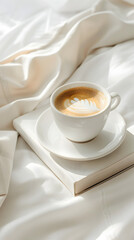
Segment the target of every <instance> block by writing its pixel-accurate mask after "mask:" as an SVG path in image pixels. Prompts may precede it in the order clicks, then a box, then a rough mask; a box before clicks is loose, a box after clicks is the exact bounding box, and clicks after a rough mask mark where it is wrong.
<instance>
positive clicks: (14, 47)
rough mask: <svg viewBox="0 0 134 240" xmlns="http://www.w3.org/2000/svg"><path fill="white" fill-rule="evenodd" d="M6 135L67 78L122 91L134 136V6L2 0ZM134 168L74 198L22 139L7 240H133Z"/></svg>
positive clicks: (0, 118)
mask: <svg viewBox="0 0 134 240" xmlns="http://www.w3.org/2000/svg"><path fill="white" fill-rule="evenodd" d="M0 24H1V28H0V52H1V54H0V61H1V64H0V105H1V108H0V129H1V130H9V129H12V120H13V119H14V118H16V117H17V116H19V115H21V114H24V113H25V112H28V111H32V110H33V109H34V108H35V107H40V106H42V105H46V104H48V101H49V96H50V94H51V93H52V91H53V90H54V89H55V88H56V87H57V86H59V85H61V84H62V83H64V82H65V81H66V80H67V79H68V82H70V81H78V80H82V81H83V80H84V81H93V82H98V83H100V84H102V85H103V86H105V87H107V88H108V89H109V91H117V92H118V93H119V94H120V96H121V99H122V100H121V103H120V105H119V107H118V111H119V112H120V113H121V114H122V115H123V116H124V118H125V120H126V122H127V126H128V127H130V128H131V130H132V131H134V108H133V102H134V79H133V76H134V67H133V66H134V3H133V1H131V0H129V1H121V0H120V1H119V0H118V1H114V0H111V1H103V0H102V1H87V0H83V1H81V2H80V1H69V0H64V1H56V0H55V1H54V0H53V1H51V3H50V1H35V0H34V1H30V0H28V1H26V2H25V1H23V2H21V3H20V1H17V0H14V1H12V2H11V1H9V0H7V1H4V2H2V1H1V9H0ZM133 182H134V169H133V168H132V169H130V170H129V171H127V172H124V173H123V174H121V175H119V176H117V177H115V178H113V179H111V180H109V181H108V182H105V183H103V184H101V185H99V186H97V187H96V188H93V189H91V190H90V191H87V192H85V193H83V194H81V195H80V196H77V197H73V196H72V195H71V193H70V192H69V191H68V190H67V189H66V188H65V186H64V185H63V184H62V183H61V182H60V181H59V180H58V179H57V178H56V177H55V176H54V175H53V173H51V171H50V170H49V169H48V168H47V167H46V166H45V165H44V164H43V163H42V162H41V161H40V159H39V158H38V157H37V156H36V155H35V153H34V152H33V151H32V150H31V149H30V148H29V147H28V145H27V144H26V143H25V142H24V140H23V139H22V138H21V137H19V139H18V143H17V148H16V152H15V158H14V165H13V170H12V176H11V181H10V186H9V192H8V196H7V198H6V200H5V201H4V203H3V205H2V207H1V208H0V240H9V239H13V240H18V239H19V240H21V239H25V240H37V239H38V240H44V239H48V240H50V239H52V240H53V239H54V240H55V239H56V240H57V239H58V240H59V239H61V240H62V239H65V240H66V239H67V240H68V239H71V240H77V239H78V240H79V239H80V240H81V239H82V240H83V239H84V240H87V239H88V240H90V239H91V240H95V239H97V240H102V239H103V240H113V239H114V240H115V239H116V240H118V239H119V240H126V239H128V240H131V239H132V240H133V239H134V228H133V226H134V189H133Z"/></svg>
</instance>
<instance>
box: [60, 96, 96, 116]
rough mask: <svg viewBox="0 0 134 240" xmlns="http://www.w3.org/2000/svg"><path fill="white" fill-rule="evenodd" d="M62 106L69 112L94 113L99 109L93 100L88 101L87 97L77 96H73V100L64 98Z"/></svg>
mask: <svg viewBox="0 0 134 240" xmlns="http://www.w3.org/2000/svg"><path fill="white" fill-rule="evenodd" d="M64 106H65V107H66V108H67V109H68V110H69V111H71V112H75V113H80V114H82V113H83V114H85V113H94V112H98V111H100V109H99V108H98V107H97V106H96V103H95V102H93V101H91V100H90V101H88V100H87V99H82V100H79V99H78V98H76V97H75V98H73V100H69V99H66V100H65V102H64Z"/></svg>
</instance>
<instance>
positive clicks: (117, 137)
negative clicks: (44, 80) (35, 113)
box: [35, 108, 126, 161]
mask: <svg viewBox="0 0 134 240" xmlns="http://www.w3.org/2000/svg"><path fill="white" fill-rule="evenodd" d="M35 131H36V135H37V137H38V139H39V141H40V143H41V145H42V146H43V147H44V148H45V149H47V150H48V151H49V152H51V153H54V154H55V155H57V156H59V157H62V158H65V159H69V160H75V161H87V160H93V159H97V158H100V157H103V156H105V155H107V154H109V153H111V152H113V151H114V150H115V149H116V148H118V147H119V146H120V144H121V143H122V142H123V140H124V137H125V133H126V123H125V121H124V119H123V117H122V116H121V115H120V114H119V113H118V112H116V111H113V112H111V113H110V115H109V117H108V119H107V122H106V124H105V127H104V128H103V130H102V131H101V133H100V134H99V135H98V136H97V137H96V138H95V139H93V140H91V141H89V142H86V143H75V142H71V141H70V140H68V139H66V138H65V137H64V136H63V134H62V133H61V132H60V131H59V129H58V128H57V127H56V124H55V122H54V120H53V116H52V112H51V109H50V108H48V109H47V110H46V111H44V112H43V113H42V114H41V115H40V117H39V119H38V121H37V124H36V126H35Z"/></svg>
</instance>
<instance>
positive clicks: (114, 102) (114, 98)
mask: <svg viewBox="0 0 134 240" xmlns="http://www.w3.org/2000/svg"><path fill="white" fill-rule="evenodd" d="M110 95H111V100H112V103H111V111H112V110H114V109H115V108H116V107H117V106H118V105H119V103H120V100H121V98H120V96H119V95H118V93H116V92H112V93H110Z"/></svg>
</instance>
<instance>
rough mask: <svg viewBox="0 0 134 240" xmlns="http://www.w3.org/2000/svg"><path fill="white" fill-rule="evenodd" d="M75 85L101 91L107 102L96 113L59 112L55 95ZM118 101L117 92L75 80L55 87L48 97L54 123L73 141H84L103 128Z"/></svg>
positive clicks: (94, 135) (93, 136)
mask: <svg viewBox="0 0 134 240" xmlns="http://www.w3.org/2000/svg"><path fill="white" fill-rule="evenodd" d="M75 87H89V88H94V89H97V90H99V91H101V92H102V93H103V94H104V95H105V97H106V99H107V103H106V105H105V107H104V108H103V109H102V110H101V111H99V112H98V113H96V114H94V115H90V116H69V115H66V114H64V113H62V112H60V111H59V110H58V109H57V108H56V107H55V99H56V97H57V96H58V95H59V94H60V93H61V92H63V91H65V90H67V89H71V88H75ZM119 103H120V96H119V95H118V94H117V93H115V92H114V93H109V92H108V91H107V90H106V89H105V88H104V87H102V86H100V85H99V84H94V83H89V82H88V83H87V82H75V83H69V84H65V85H63V86H61V87H59V88H57V89H56V90H55V91H54V93H53V94H52V95H51V98H50V105H51V110H52V113H53V116H54V120H55V123H56V125H57V127H58V128H59V130H60V131H61V132H62V133H63V135H64V136H65V137H66V138H68V139H70V140H72V141H75V142H86V141H89V140H91V139H93V138H95V137H96V136H97V135H98V134H99V133H100V131H101V130H102V129H103V127H104V125H105V123H106V120H107V117H108V115H109V112H110V111H111V110H113V109H115V108H116V107H117V106H118V104H119Z"/></svg>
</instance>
